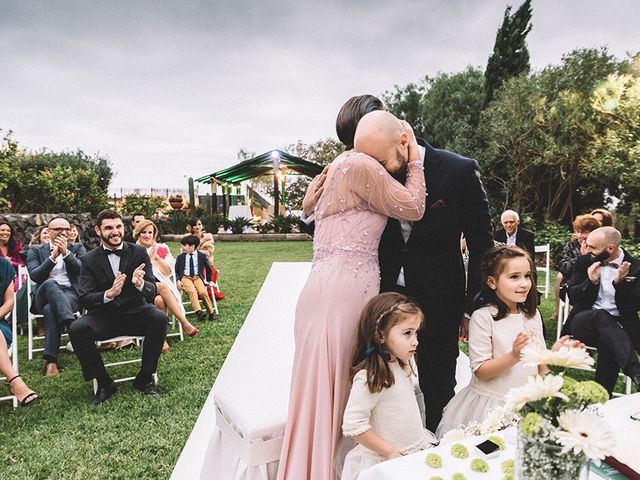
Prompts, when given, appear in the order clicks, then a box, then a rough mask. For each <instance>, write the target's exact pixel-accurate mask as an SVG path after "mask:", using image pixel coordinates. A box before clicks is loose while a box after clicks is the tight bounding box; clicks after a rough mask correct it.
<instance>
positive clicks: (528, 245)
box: [493, 210, 536, 260]
mask: <svg viewBox="0 0 640 480" xmlns="http://www.w3.org/2000/svg"><path fill="white" fill-rule="evenodd" d="M500 222H502V226H503V227H504V228H501V229H500V230H498V231H496V233H495V234H494V236H493V238H494V239H495V240H496V241H498V242H501V243H504V244H505V245H515V246H517V247H520V248H522V249H524V250H526V251H527V252H529V255H531V258H532V259H534V260H535V258H536V247H535V236H534V235H533V232H530V231H529V230H527V229H526V228H522V227H521V226H520V215H518V212H514V211H513V210H505V211H504V212H502V215H500Z"/></svg>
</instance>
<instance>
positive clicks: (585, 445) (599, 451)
mask: <svg viewBox="0 0 640 480" xmlns="http://www.w3.org/2000/svg"><path fill="white" fill-rule="evenodd" d="M558 424H559V426H560V428H561V429H562V430H559V431H557V432H555V433H554V435H555V437H556V439H557V440H558V442H559V443H560V444H562V445H563V449H562V452H563V453H566V452H568V451H570V450H573V453H576V454H577V453H584V454H585V455H586V456H587V457H589V458H590V459H591V460H593V461H594V462H596V463H597V464H598V465H599V464H600V461H601V460H602V459H604V457H606V456H607V455H610V454H611V451H612V449H613V447H614V446H615V440H614V436H613V432H612V431H611V430H610V428H609V425H608V424H607V423H606V422H605V421H604V420H603V419H602V418H600V417H598V416H597V415H594V414H593V413H589V412H584V411H582V412H581V411H577V410H567V411H566V412H562V413H561V414H560V416H559V417H558Z"/></svg>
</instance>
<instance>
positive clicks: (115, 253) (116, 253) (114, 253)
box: [104, 248, 122, 257]
mask: <svg viewBox="0 0 640 480" xmlns="http://www.w3.org/2000/svg"><path fill="white" fill-rule="evenodd" d="M104 254H105V255H117V256H118V257H122V250H109V249H108V248H105V249H104Z"/></svg>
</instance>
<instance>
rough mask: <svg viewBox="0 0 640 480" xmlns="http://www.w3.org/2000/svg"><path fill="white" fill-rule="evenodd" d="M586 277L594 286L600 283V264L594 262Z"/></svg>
mask: <svg viewBox="0 0 640 480" xmlns="http://www.w3.org/2000/svg"><path fill="white" fill-rule="evenodd" d="M587 275H588V276H589V280H591V283H593V284H594V285H597V284H598V283H600V262H594V263H592V264H591V266H590V267H589V268H588V269H587Z"/></svg>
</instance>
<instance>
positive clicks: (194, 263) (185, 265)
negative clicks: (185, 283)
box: [184, 250, 198, 277]
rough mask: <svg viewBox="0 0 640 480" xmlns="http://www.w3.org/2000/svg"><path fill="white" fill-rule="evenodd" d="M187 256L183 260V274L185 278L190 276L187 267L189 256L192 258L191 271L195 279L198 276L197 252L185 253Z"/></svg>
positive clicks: (189, 269) (189, 270)
mask: <svg viewBox="0 0 640 480" xmlns="http://www.w3.org/2000/svg"><path fill="white" fill-rule="evenodd" d="M186 255H187V256H186V257H185V259H184V274H185V275H186V276H190V275H191V268H190V267H189V263H190V260H189V256H191V257H193V271H194V275H195V276H196V277H197V276H198V253H197V250H196V251H194V252H192V253H187V254H186Z"/></svg>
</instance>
